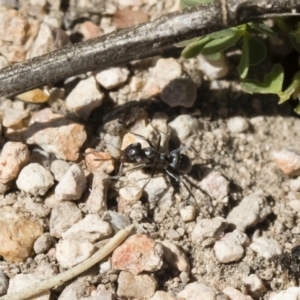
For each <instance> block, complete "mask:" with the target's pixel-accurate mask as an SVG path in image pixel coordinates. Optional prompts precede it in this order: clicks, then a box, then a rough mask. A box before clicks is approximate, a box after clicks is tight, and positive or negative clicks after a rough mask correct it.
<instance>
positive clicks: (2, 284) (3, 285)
mask: <svg viewBox="0 0 300 300" xmlns="http://www.w3.org/2000/svg"><path fill="white" fill-rule="evenodd" d="M7 289H8V278H7V276H6V275H5V274H4V272H3V271H2V270H0V296H2V295H5V294H6V293H7Z"/></svg>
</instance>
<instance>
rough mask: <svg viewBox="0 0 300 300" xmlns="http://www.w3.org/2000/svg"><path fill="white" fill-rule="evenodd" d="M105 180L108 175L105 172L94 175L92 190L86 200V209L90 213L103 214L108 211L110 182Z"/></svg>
mask: <svg viewBox="0 0 300 300" xmlns="http://www.w3.org/2000/svg"><path fill="white" fill-rule="evenodd" d="M105 178H107V174H105V173H103V172H96V173H94V176H93V183H92V188H91V190H90V194H89V196H88V198H87V200H86V208H87V210H88V212H89V213H93V214H96V213H98V214H102V213H104V212H105V211H106V210H107V190H108V187H109V180H104V179H105Z"/></svg>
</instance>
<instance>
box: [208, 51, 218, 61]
mask: <svg viewBox="0 0 300 300" xmlns="http://www.w3.org/2000/svg"><path fill="white" fill-rule="evenodd" d="M205 57H206V58H207V59H210V60H219V59H220V58H221V57H222V53H221V52H217V53H213V54H208V55H205Z"/></svg>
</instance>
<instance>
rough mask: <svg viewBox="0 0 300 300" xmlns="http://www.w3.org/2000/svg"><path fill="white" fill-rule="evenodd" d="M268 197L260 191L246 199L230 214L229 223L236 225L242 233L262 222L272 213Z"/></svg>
mask: <svg viewBox="0 0 300 300" xmlns="http://www.w3.org/2000/svg"><path fill="white" fill-rule="evenodd" d="M266 196H267V195H265V194H264V193H263V192H262V191H258V192H256V193H253V194H251V195H249V196H246V197H244V198H243V199H242V201H241V202H240V203H239V205H238V206H236V207H234V208H233V209H232V210H231V212H230V213H229V214H228V216H227V218H226V220H227V222H228V223H232V224H234V225H236V228H237V229H239V230H241V231H245V230H246V229H247V228H249V227H253V226H255V225H256V224H257V223H260V222H262V221H263V220H264V219H265V218H266V217H267V216H268V215H269V214H270V213H271V212H272V210H271V207H270V206H269V205H268V202H267V199H266Z"/></svg>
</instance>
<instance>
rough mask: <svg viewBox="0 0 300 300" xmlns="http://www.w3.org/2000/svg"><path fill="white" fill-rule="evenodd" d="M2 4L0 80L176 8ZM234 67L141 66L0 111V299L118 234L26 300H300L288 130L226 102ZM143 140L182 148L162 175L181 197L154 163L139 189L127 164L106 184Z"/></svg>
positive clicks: (254, 102) (293, 133) (254, 103)
mask: <svg viewBox="0 0 300 300" xmlns="http://www.w3.org/2000/svg"><path fill="white" fill-rule="evenodd" d="M12 2H13V1H12ZM12 2H11V1H5V0H2V1H0V32H1V35H0V54H1V55H0V67H5V66H6V65H8V64H10V63H14V62H18V61H22V60H24V59H25V58H30V57H34V56H37V55H41V54H42V53H45V52H48V51H53V50H55V49H57V48H59V47H62V46H63V45H65V44H67V43H70V42H72V43H75V42H78V41H81V40H87V39H89V38H93V37H96V36H99V35H102V34H104V33H108V32H110V31H112V30H114V29H117V28H123V27H127V26H132V25H134V24H138V23H140V22H146V21H149V20H152V19H154V18H156V17H158V16H160V15H162V14H165V13H168V12H172V11H175V10H178V9H179V3H178V1H172V0H169V1H143V0H119V1H88V0H86V1H77V0H71V1H59V0H58V1H43V0H39V1H36V0H35V1H33V0H31V1H25V0H24V1H16V3H15V5H13V6H14V7H17V8H18V10H13V9H12V8H11V7H10V8H9V7H8V4H11V3H12ZM1 5H2V6H1ZM276 50H278V49H276ZM173 54H174V53H173ZM236 54H238V53H235V52H232V53H231V52H230V53H227V56H226V57H225V56H224V57H223V58H222V59H221V60H220V61H218V62H217V63H212V62H209V61H207V60H206V59H205V58H203V57H198V58H195V59H192V60H189V61H187V60H183V59H181V58H178V56H175V58H173V57H164V58H160V57H155V58H153V59H147V60H143V61H135V62H132V63H130V64H128V65H124V66H120V67H115V68H111V69H109V70H102V71H96V72H90V73H89V74H83V75H80V76H76V77H74V78H68V79H66V80H65V81H64V82H60V83H58V84H57V85H55V86H51V87H50V86H49V87H45V88H43V89H37V90H35V91H33V92H28V93H25V94H22V95H20V96H18V97H17V98H15V99H5V98H2V99H1V116H2V118H1V119H2V129H1V130H2V133H1V148H2V151H1V155H0V192H1V195H0V211H1V213H0V224H1V226H0V241H1V242H0V255H1V256H2V259H1V261H0V294H1V295H6V294H9V293H12V292H15V291H16V290H17V289H19V288H22V287H26V286H28V285H31V284H34V283H36V282H39V281H41V280H44V279H46V278H49V277H54V276H55V275H57V274H59V273H61V272H63V271H65V270H67V269H69V268H72V267H74V266H76V265H77V264H79V263H81V262H83V261H85V260H86V259H88V258H89V257H90V256H91V255H92V254H93V253H95V252H96V251H97V250H98V248H101V247H102V246H103V245H104V244H105V243H106V242H107V241H108V240H109V239H110V238H111V237H112V236H114V235H115V233H117V232H118V231H119V230H120V229H122V228H124V227H126V226H129V225H130V224H134V230H133V232H132V235H131V236H130V237H129V238H128V239H127V240H126V241H125V243H123V244H122V245H121V246H119V247H117V249H116V250H115V251H114V252H113V254H112V255H110V256H109V257H106V258H105V259H104V260H102V262H101V263H98V264H96V265H95V266H94V267H93V268H91V269H89V270H88V271H86V272H85V273H83V274H81V275H80V276H77V277H76V278H75V280H74V279H73V280H71V281H68V283H65V284H63V285H60V286H56V287H55V288H53V289H52V290H51V293H50V292H49V291H46V292H45V293H44V294H43V295H41V296H38V297H37V298H34V299H59V300H62V299H74V300H75V299H153V300H154V299H155V300H157V299H200V300H201V299H205V300H209V299H229V300H237V299H247V300H250V299H272V300H276V299H291V300H293V299H298V297H300V289H299V288H297V286H298V278H297V276H298V275H299V270H300V260H299V259H298V257H299V254H298V252H299V249H298V248H295V247H296V246H297V245H298V244H299V242H300V238H299V234H300V224H299V223H300V221H299V213H298V211H299V208H300V177H297V176H298V175H299V174H300V142H299V140H300V139H299V138H300V132H299V130H298V128H299V126H300V119H299V117H298V116H297V115H295V114H294V113H293V107H292V105H291V104H293V103H285V104H283V105H280V106H279V105H278V104H277V101H278V100H277V99H276V98H275V97H272V96H270V95H264V96H261V95H248V94H245V93H243V92H242V91H241V90H240V87H239V83H238V80H237V79H236V74H235V72H236V71H234V70H235V69H234V67H235V66H236V64H237V62H236V58H235V56H236ZM270 60H271V58H270ZM268 63H269V61H267V63H266V65H268ZM145 139H148V140H149V141H150V143H152V144H153V146H154V147H157V143H158V140H159V139H161V144H160V145H161V146H160V152H162V153H170V152H171V151H173V150H175V149H179V148H181V147H184V149H181V153H182V154H185V155H187V157H188V158H189V159H190V161H191V163H192V166H193V167H192V169H191V170H190V172H188V173H187V174H185V172H183V173H180V172H179V173H178V172H177V173H176V171H174V172H173V171H172V168H171V169H170V168H169V169H168V170H171V173H172V174H175V175H176V176H179V178H180V179H181V182H176V180H174V178H171V177H170V176H168V174H167V173H166V172H165V170H164V166H161V165H160V164H159V165H158V167H157V169H156V171H155V172H154V174H153V175H154V176H153V178H151V180H150V181H149V182H148V178H150V176H151V172H152V170H153V166H148V168H146V169H145V168H143V169H142V170H141V169H139V168H136V169H132V167H133V166H136V164H134V165H133V164H131V163H128V164H126V163H125V164H124V166H123V170H122V171H123V172H122V174H121V175H122V176H120V178H118V180H114V179H113V178H110V177H109V176H110V175H111V176H117V175H118V172H119V167H120V162H121V160H122V158H124V154H126V153H128V152H126V150H125V151H122V150H124V149H126V147H128V146H129V147H131V146H132V144H133V143H137V142H138V143H141V144H142V147H143V148H145V147H149V143H147V141H146V140H145ZM121 149H122V150H121ZM176 153H178V152H175V154H176ZM185 157H186V156H185ZM134 160H135V162H137V163H139V160H138V158H135V159H134ZM127 162H129V161H128V159H127ZM130 169H131V170H130ZM109 174H110V175H109ZM147 182H148V183H147ZM146 183H147V184H146ZM145 185H146V186H145ZM292 249H293V250H292ZM285 252H286V253H285ZM284 253H285V254H284ZM280 261H281V263H280ZM0 299H1V298H0ZM7 299H10V298H7ZM18 299H23V298H18Z"/></svg>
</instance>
